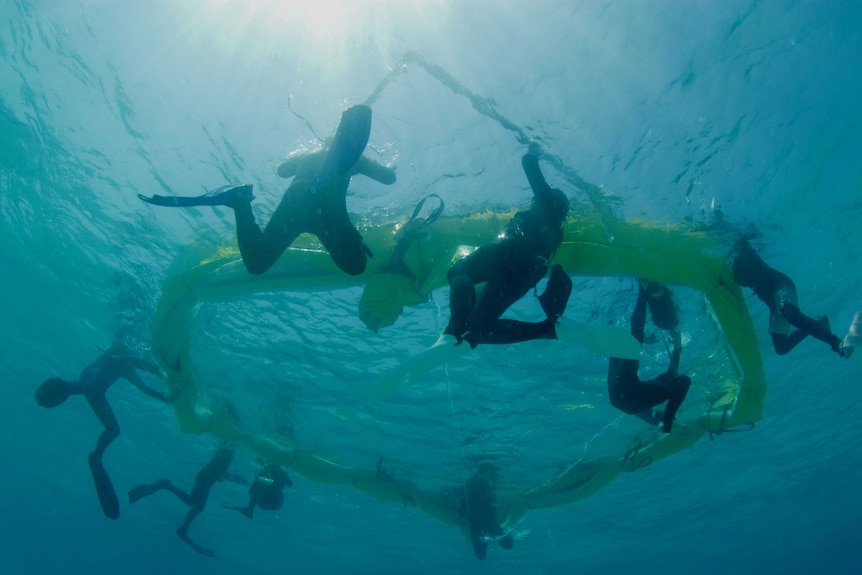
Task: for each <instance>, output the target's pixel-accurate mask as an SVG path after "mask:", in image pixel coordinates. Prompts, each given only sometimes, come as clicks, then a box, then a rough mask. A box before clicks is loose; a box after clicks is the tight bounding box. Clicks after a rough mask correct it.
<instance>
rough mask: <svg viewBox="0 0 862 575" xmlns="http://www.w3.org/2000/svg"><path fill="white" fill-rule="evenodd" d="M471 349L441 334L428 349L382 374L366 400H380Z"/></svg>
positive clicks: (366, 395) (366, 396)
mask: <svg viewBox="0 0 862 575" xmlns="http://www.w3.org/2000/svg"><path fill="white" fill-rule="evenodd" d="M470 349H471V347H470V346H469V345H465V344H463V343H462V344H459V345H456V344H455V338H454V337H453V336H451V335H446V334H443V335H441V336H440V337H439V338H438V339H437V341H436V342H435V343H434V345H432V346H431V347H430V348H428V349H426V350H425V351H423V352H421V353H419V354H417V355H414V356H412V357H409V358H407V359H406V360H405V361H404V362H403V363H401V365H399V366H397V367H395V368H394V369H392V370H390V371H388V372H386V373H384V374H382V375H381V376H380V377H379V378H378V379H377V381H376V382H375V383H374V385H373V386H372V387H371V389H370V390H368V392H367V393H366V394H365V398H366V399H382V398H384V397H387V396H389V395H391V394H393V393H395V392H397V391H398V390H399V389H401V388H402V387H406V386H407V385H409V384H410V383H411V382H412V381H413V380H414V379H416V378H418V377H419V376H420V375H422V374H424V373H427V372H429V371H431V370H432V369H434V368H435V367H437V366H438V365H443V364H444V363H447V362H449V361H453V360H455V359H457V358H459V357H460V356H462V355H464V354H466V353H467V352H468V351H470Z"/></svg>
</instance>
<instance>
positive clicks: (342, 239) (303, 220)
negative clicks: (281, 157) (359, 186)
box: [232, 149, 395, 275]
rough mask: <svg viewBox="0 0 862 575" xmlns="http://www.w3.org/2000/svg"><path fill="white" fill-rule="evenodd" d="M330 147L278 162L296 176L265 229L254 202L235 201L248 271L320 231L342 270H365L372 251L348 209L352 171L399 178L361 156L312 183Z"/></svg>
mask: <svg viewBox="0 0 862 575" xmlns="http://www.w3.org/2000/svg"><path fill="white" fill-rule="evenodd" d="M328 152H329V150H328V149H323V150H320V151H318V152H315V153H312V154H308V155H305V156H298V157H295V158H291V159H289V160H287V161H285V162H284V163H282V164H281V166H279V168H278V175H279V176H281V177H282V178H290V177H293V182H291V184H290V186H289V187H288V188H287V190H286V191H285V192H284V196H283V197H282V199H281V202H280V203H279V204H278V207H277V208H276V210H275V212H274V213H273V214H272V217H271V218H270V220H269V223H267V225H266V228H265V229H264V230H263V231H261V229H260V226H258V225H257V222H256V221H255V218H254V214H253V213H252V210H251V203H249V202H237V203H236V204H235V205H233V206H232V207H233V208H234V214H235V216H236V229H237V240H238V243H239V249H240V252H241V253H242V259H243V262H244V263H245V266H246V268H247V269H248V271H249V273H252V274H262V273H264V272H265V271H266V270H268V269H269V268H270V267H272V265H273V264H274V263H275V262H276V260H278V258H279V257H280V256H281V254H282V253H284V250H286V249H287V248H288V246H290V244H292V243H293V241H294V240H295V239H296V238H297V236H299V234H302V233H310V234H314V235H316V236H317V237H318V239H320V242H321V243H322V244H323V247H325V248H326V250H327V251H328V252H329V255H330V256H331V257H332V260H333V261H334V262H335V264H336V265H337V266H338V267H339V268H341V269H342V270H343V271H344V272H346V273H348V274H350V275H358V274H361V273H362V272H363V271H365V264H366V261H367V256H368V255H370V252H369V251H368V248H367V247H366V246H365V244H364V243H362V236H361V235H360V234H359V231H358V230H357V229H356V227H355V226H354V225H353V223H351V221H350V218H349V216H348V214H347V200H346V197H347V186H348V184H349V183H350V178H351V176H353V175H354V174H362V175H364V176H368V177H369V178H372V179H373V180H376V181H378V182H380V183H381V184H386V185H390V184H393V183H395V172H394V171H393V170H391V169H390V168H387V167H385V166H382V165H380V164H378V163H376V162H374V161H372V160H369V159H367V158H364V157H362V158H360V159H359V161H357V162H356V164H354V166H353V167H352V168H351V169H350V170H349V171H348V172H347V173H345V174H339V175H334V176H332V177H330V178H329V179H327V180H325V181H324V182H321V183H320V184H319V185H318V186H317V187H315V188H313V189H312V188H311V185H312V183H313V182H314V181H315V178H317V176H318V175H319V174H320V171H321V169H322V168H323V165H324V162H325V160H326V156H327V153H328Z"/></svg>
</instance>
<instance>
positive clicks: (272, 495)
mask: <svg viewBox="0 0 862 575" xmlns="http://www.w3.org/2000/svg"><path fill="white" fill-rule="evenodd" d="M285 487H293V482H292V481H291V480H290V477H288V475H287V473H285V471H284V470H283V469H282V468H281V466H280V465H276V464H275V463H268V464H266V465H264V466H263V467H262V468H260V469H259V470H258V472H257V474H256V475H255V477H254V481H252V483H251V487H249V488H248V505H246V506H245V507H233V506H231V505H222V507H224V508H225V509H235V510H236V511H239V512H240V513H242V514H243V515H245V516H246V517H248V518H249V519H252V518H254V508H255V506H257V507H260V508H261V509H266V510H267V511H276V510H277V509H280V508H281V506H282V505H283V504H284V488H285Z"/></svg>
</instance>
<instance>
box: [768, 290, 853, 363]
mask: <svg viewBox="0 0 862 575" xmlns="http://www.w3.org/2000/svg"><path fill="white" fill-rule="evenodd" d="M779 311H780V312H781V315H783V316H784V318H785V319H786V320H787V321H788V322H790V325H792V326H793V327H795V328H797V331H795V332H792V333H790V334H789V335H788V336H786V338H785V341H783V342H782V346H783V347H782V349H783V350H784V351H783V353H787V352H788V351H790V350H791V349H793V348H794V347H796V346H797V345H798V344H799V342H801V341H802V340H803V339H805V336H806V335H810V336H811V337H813V338H815V339H819V340H820V341H822V342H824V343H827V344H829V346H830V347H831V348H832V351H834V352H835V353H839V354H840V353H841V351H840V346H841V338H840V337H838V336H837V335H835V334H834V333H832V329H831V327H830V325H829V318H827V317H826V316H821V317H819V318H818V319H813V318H810V317H808V316H807V315H805V314H804V313H802V311H801V310H800V309H799V308H798V307H797V306H796V305H795V304H793V303H791V302H785V303H784V305H783V306H781V308H780V310H779ZM775 335H777V334H773V344H775ZM775 351H776V352H778V353H779V354H780V355H783V353H782V352H781V351H778V347H777V346H776V349H775Z"/></svg>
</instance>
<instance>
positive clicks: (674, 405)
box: [657, 374, 691, 433]
mask: <svg viewBox="0 0 862 575" xmlns="http://www.w3.org/2000/svg"><path fill="white" fill-rule="evenodd" d="M666 375H669V374H666ZM657 379H658V378H657ZM659 385H660V386H661V387H664V388H665V390H666V392H667V394H668V400H667V406H665V408H664V417H663V418H662V423H663V426H664V432H665V433H670V430H671V428H672V427H673V420H674V418H675V417H676V412H677V410H678V409H679V407H680V406H681V405H682V402H683V401H684V400H685V396H686V395H687V394H688V388H689V387H691V379H689V377H688V376H686V375H678V376H673V377H671V378H670V381H667V382H662V383H661V384H659Z"/></svg>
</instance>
